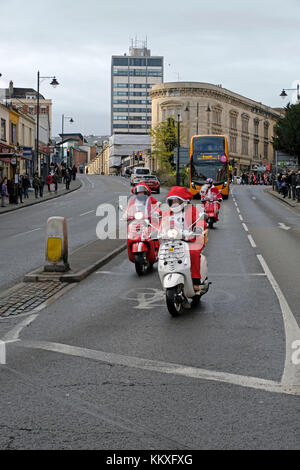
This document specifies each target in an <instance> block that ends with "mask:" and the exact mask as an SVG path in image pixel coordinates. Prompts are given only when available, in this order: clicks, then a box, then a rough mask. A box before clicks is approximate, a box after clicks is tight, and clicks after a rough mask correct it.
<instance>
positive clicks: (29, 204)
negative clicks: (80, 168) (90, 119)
mask: <svg viewBox="0 0 300 470" xmlns="http://www.w3.org/2000/svg"><path fill="white" fill-rule="evenodd" d="M76 181H78V183H79V184H78V186H77V187H76V188H73V189H69V190H64V191H62V192H61V193H60V194H56V195H55V196H51V197H45V199H42V200H41V201H34V202H30V203H28V204H26V205H24V206H23V205H21V204H20V205H18V207H10V208H7V209H5V210H0V215H1V214H7V213H8V212H13V211H16V210H18V209H24V208H25V207H30V206H34V205H35V204H42V203H43V202H48V201H50V200H52V199H56V198H58V197H61V196H66V194H70V193H72V192H74V191H77V190H78V189H80V188H81V187H82V182H81V181H80V180H79V179H78V180H76ZM8 207H9V206H8Z"/></svg>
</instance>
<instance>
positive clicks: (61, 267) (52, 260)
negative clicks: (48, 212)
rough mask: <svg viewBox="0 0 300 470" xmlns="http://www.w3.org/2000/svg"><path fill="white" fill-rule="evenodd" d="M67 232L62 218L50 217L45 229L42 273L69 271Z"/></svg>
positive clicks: (65, 222)
mask: <svg viewBox="0 0 300 470" xmlns="http://www.w3.org/2000/svg"><path fill="white" fill-rule="evenodd" d="M69 269H70V266H69V263H68V231H67V221H66V219H65V218H64V217H50V218H49V219H48V220H47V229H46V262H45V266H44V271H46V272H55V271H57V272H65V271H69Z"/></svg>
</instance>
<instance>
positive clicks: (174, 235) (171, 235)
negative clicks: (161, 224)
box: [168, 228, 178, 238]
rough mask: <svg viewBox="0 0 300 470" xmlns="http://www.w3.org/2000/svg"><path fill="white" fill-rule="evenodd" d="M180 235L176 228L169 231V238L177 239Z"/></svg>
mask: <svg viewBox="0 0 300 470" xmlns="http://www.w3.org/2000/svg"><path fill="white" fill-rule="evenodd" d="M177 235H178V232H177V230H176V229H175V228H171V229H170V230H168V238H176V237H177Z"/></svg>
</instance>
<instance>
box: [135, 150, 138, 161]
mask: <svg viewBox="0 0 300 470" xmlns="http://www.w3.org/2000/svg"><path fill="white" fill-rule="evenodd" d="M134 159H135V160H138V154H137V153H136V152H134Z"/></svg>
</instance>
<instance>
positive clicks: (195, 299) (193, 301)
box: [191, 295, 200, 308]
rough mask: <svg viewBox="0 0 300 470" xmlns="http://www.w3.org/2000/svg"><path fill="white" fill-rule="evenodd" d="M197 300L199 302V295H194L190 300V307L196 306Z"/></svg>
mask: <svg viewBox="0 0 300 470" xmlns="http://www.w3.org/2000/svg"><path fill="white" fill-rule="evenodd" d="M199 302H200V295H194V297H193V299H192V302H191V307H192V308H194V307H197V306H198V305H199Z"/></svg>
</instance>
